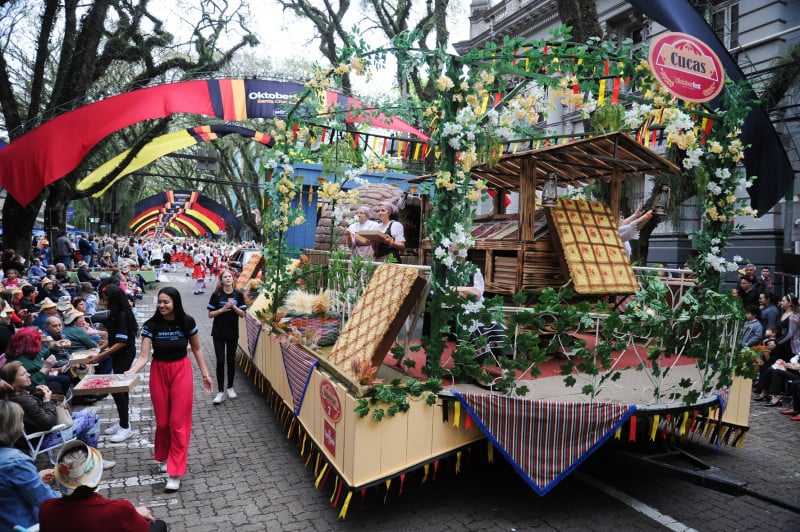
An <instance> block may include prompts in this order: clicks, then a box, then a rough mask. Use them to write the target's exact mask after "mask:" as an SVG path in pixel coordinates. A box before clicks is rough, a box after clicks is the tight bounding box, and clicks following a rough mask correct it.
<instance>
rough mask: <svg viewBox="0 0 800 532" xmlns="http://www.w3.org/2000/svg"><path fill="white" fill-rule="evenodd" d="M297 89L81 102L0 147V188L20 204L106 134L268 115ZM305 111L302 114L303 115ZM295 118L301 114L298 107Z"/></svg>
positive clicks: (381, 119)
mask: <svg viewBox="0 0 800 532" xmlns="http://www.w3.org/2000/svg"><path fill="white" fill-rule="evenodd" d="M302 90H303V87H302V86H301V85H299V84H296V83H285V82H279V81H270V80H254V79H250V80H244V79H212V80H191V81H182V82H178V83H168V84H165V85H157V86H154V87H148V88H145V89H139V90H135V91H131V92H127V93H124V94H120V95H117V96H112V97H110V98H105V99H103V100H100V101H98V102H95V103H92V104H89V105H85V106H83V107H80V108H78V109H75V110H74V111H70V112H68V113H64V114H63V115H60V116H58V117H56V118H53V119H52V120H48V121H47V122H45V123H44V124H42V125H41V126H39V127H38V128H36V129H34V130H33V131H30V132H28V133H26V134H24V135H22V136H21V137H19V138H18V139H16V140H14V141H13V142H11V143H10V144H9V145H8V146H6V147H5V148H3V149H2V150H0V185H2V186H3V187H5V189H6V190H7V191H8V193H9V194H10V195H11V196H13V197H14V199H16V200H17V201H18V202H19V203H20V204H21V205H23V206H27V205H28V204H29V203H30V202H32V201H33V200H34V199H35V198H36V196H38V195H39V194H40V193H41V192H42V190H44V188H45V187H46V186H47V185H49V184H51V183H53V182H55V181H57V180H59V179H61V178H62V177H64V176H65V175H67V174H68V173H70V172H71V171H73V170H74V169H75V168H76V167H77V166H78V165H79V164H80V162H81V161H82V160H83V159H84V157H86V155H87V154H88V153H89V151H90V150H91V149H92V148H94V147H95V146H96V145H97V143H98V142H100V141H101V140H102V139H104V138H106V137H107V136H109V135H110V134H112V133H114V132H115V131H118V130H119V129H122V128H124V127H127V126H130V125H132V124H135V123H138V122H141V121H143V120H152V119H154V118H164V117H166V116H169V115H172V114H176V113H191V114H199V115H205V116H216V117H218V118H222V119H225V120H245V119H248V118H273V117H275V116H276V112H277V113H278V115H279V116H280V114H281V113H282V112H284V110H286V109H288V105H287V104H291V102H292V101H293V99H294V98H295V95H297V94H298V93H299V92H300V91H302ZM325 98H326V103H329V104H330V103H336V104H337V105H340V106H344V108H342V109H338V110H337V112H339V111H341V112H342V113H343V116H341V118H342V119H343V120H348V121H352V122H361V123H366V124H369V125H372V126H376V127H381V128H386V129H393V130H395V131H399V132H402V133H407V134H412V135H417V136H418V137H420V138H421V139H423V140H427V138H428V137H427V136H425V135H424V134H423V133H422V132H421V131H419V130H418V129H416V128H415V127H413V126H412V125H411V124H409V123H407V122H404V121H403V120H400V119H398V118H394V117H387V116H386V115H383V114H381V113H376V112H368V111H365V110H364V109H365V105H364V104H363V102H361V101H360V100H358V99H356V98H352V97H348V96H344V95H341V94H338V93H335V92H331V91H328V92H327V93H326V96H325ZM306 112H307V111H306ZM298 116H301V117H302V116H303V109H301V110H300V113H299V114H298Z"/></svg>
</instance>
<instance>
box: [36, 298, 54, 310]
mask: <svg viewBox="0 0 800 532" xmlns="http://www.w3.org/2000/svg"><path fill="white" fill-rule="evenodd" d="M56 307H58V305H56V304H55V303H53V300H52V299H50V298H49V297H46V298H44V299H43V300H42V304H41V305H40V306H39V308H41V309H42V310H47V309H49V308H56Z"/></svg>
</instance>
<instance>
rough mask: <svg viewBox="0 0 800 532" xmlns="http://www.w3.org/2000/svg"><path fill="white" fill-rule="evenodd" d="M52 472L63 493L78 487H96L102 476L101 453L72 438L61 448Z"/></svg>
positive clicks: (68, 493)
mask: <svg viewBox="0 0 800 532" xmlns="http://www.w3.org/2000/svg"><path fill="white" fill-rule="evenodd" d="M53 473H54V474H55V477H56V482H57V483H58V487H59V489H60V490H61V493H63V494H64V495H71V494H72V492H74V491H75V490H76V489H77V488H78V487H80V486H86V487H87V488H96V487H97V485H98V484H100V479H101V478H102V477H103V455H102V454H100V451H98V450H97V449H95V448H94V447H89V446H88V445H86V444H85V443H83V442H82V441H79V440H72V441H71V442H69V443H67V444H66V445H64V446H63V447H62V448H61V451H59V453H58V458H56V464H55V467H54V471H53Z"/></svg>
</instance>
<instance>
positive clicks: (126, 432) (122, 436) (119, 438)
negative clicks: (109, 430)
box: [111, 427, 133, 443]
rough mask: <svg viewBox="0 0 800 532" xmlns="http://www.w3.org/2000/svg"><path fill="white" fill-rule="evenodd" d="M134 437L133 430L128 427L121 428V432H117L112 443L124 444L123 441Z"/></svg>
mask: <svg viewBox="0 0 800 532" xmlns="http://www.w3.org/2000/svg"><path fill="white" fill-rule="evenodd" d="M132 435H133V431H132V430H131V428H130V427H128V428H127V429H125V428H122V427H120V428H119V430H118V431H117V433H116V434H114V435H113V436H111V441H112V442H113V443H120V442H123V441H125V440H127V439H128V438H130V437H131V436H132Z"/></svg>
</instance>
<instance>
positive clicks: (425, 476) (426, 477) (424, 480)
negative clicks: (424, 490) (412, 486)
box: [420, 464, 431, 484]
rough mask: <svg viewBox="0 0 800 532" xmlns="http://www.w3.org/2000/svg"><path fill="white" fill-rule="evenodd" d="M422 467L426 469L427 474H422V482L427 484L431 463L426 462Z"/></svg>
mask: <svg viewBox="0 0 800 532" xmlns="http://www.w3.org/2000/svg"><path fill="white" fill-rule="evenodd" d="M422 469H423V470H424V471H425V474H424V475H422V482H420V484H425V482H426V481H427V480H428V473H430V472H431V465H430V464H425V465H424V466H423V467H422Z"/></svg>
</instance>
